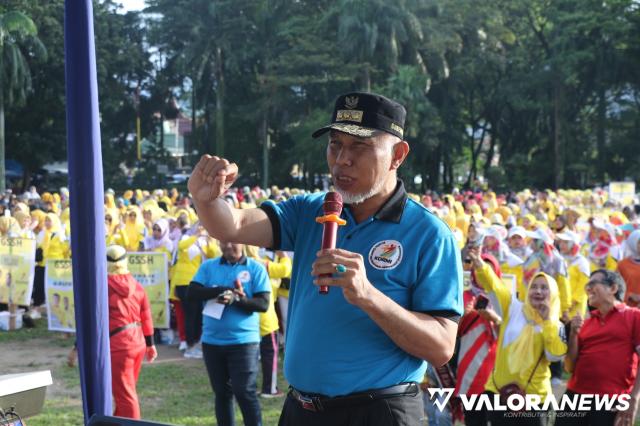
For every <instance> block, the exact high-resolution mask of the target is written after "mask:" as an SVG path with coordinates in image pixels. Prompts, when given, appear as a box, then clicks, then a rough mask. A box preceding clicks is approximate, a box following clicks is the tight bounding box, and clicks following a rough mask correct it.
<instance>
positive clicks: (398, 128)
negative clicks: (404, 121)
mask: <svg viewBox="0 0 640 426" xmlns="http://www.w3.org/2000/svg"><path fill="white" fill-rule="evenodd" d="M389 127H391V130H395V131H396V132H398V133H399V134H400V137H402V136H403V135H404V130H402V127H400V126H398V125H397V124H396V123H391V125H390V126H389Z"/></svg>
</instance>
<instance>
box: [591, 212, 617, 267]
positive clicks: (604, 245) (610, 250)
mask: <svg viewBox="0 0 640 426" xmlns="http://www.w3.org/2000/svg"><path fill="white" fill-rule="evenodd" d="M587 240H588V242H589V243H590V246H589V255H588V257H589V261H590V262H591V270H592V271H595V270H596V269H601V268H603V269H607V270H609V271H615V270H616V268H617V264H618V261H619V260H620V259H622V250H621V249H620V245H619V244H618V240H617V236H616V230H615V228H614V226H613V225H612V224H610V223H605V222H604V221H603V220H602V219H592V220H591V229H590V231H589V235H588V237H587Z"/></svg>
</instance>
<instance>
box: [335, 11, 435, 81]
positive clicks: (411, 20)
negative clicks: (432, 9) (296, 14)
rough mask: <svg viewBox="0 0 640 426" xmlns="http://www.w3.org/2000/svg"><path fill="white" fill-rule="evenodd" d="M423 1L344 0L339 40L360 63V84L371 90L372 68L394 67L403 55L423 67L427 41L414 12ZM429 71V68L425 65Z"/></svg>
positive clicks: (354, 60) (338, 14) (350, 57)
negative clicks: (424, 42)
mask: <svg viewBox="0 0 640 426" xmlns="http://www.w3.org/2000/svg"><path fill="white" fill-rule="evenodd" d="M420 3H421V2H413V1H407V0H397V1H394V2H388V1H386V0H341V1H340V2H338V3H337V6H336V7H335V8H334V13H335V14H336V15H337V16H338V44H339V46H340V48H341V49H342V50H343V52H344V54H345V55H346V56H347V58H349V59H350V61H353V62H356V63H359V64H361V67H362V75H361V76H360V85H361V88H362V89H363V90H366V91H370V90H371V71H373V70H375V69H376V68H378V67H381V68H386V69H388V70H391V71H395V70H396V68H397V65H398V63H399V62H401V56H404V57H408V58H409V62H412V63H418V64H419V65H420V66H421V67H424V61H423V58H422V54H421V52H420V50H419V45H420V44H421V43H422V42H423V41H424V34H423V31H422V28H421V25H420V21H419V19H418V17H417V16H416V15H415V13H414V12H416V11H418V10H419V9H420ZM425 72H426V69H425Z"/></svg>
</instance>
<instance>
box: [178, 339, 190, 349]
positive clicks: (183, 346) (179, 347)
mask: <svg viewBox="0 0 640 426" xmlns="http://www.w3.org/2000/svg"><path fill="white" fill-rule="evenodd" d="M188 347H189V345H187V342H185V341H184V340H182V341H180V345H178V350H179V351H181V352H182V351H186V350H187V348H188Z"/></svg>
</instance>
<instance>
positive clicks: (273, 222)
mask: <svg viewBox="0 0 640 426" xmlns="http://www.w3.org/2000/svg"><path fill="white" fill-rule="evenodd" d="M405 116H406V111H405V109H404V107H402V105H400V104H398V103H396V102H394V101H392V100H390V99H387V98H385V97H383V96H380V95H375V94H371V93H357V92H356V93H349V94H346V95H343V96H340V97H338V99H337V100H336V104H335V108H334V112H333V116H332V122H331V124H330V125H328V126H326V127H323V128H321V129H319V130H318V131H316V132H315V133H314V134H313V136H314V137H317V136H319V135H321V134H325V133H328V135H329V139H328V145H327V163H328V166H329V170H330V172H331V175H332V179H333V185H334V186H335V190H336V191H337V192H338V193H340V195H341V196H342V198H343V200H344V203H345V208H344V210H343V212H342V215H341V218H342V219H344V220H346V222H347V223H346V225H345V226H342V227H340V228H339V230H338V235H337V243H336V247H337V248H336V249H325V250H318V247H319V246H320V241H321V238H322V228H323V227H322V226H321V225H319V224H317V223H316V221H315V219H316V218H317V217H319V216H322V215H323V210H322V203H323V197H324V194H320V193H317V194H312V195H302V196H296V197H293V198H291V199H289V200H287V201H282V202H280V203H277V204H276V203H273V202H266V203H264V204H263V205H262V206H260V208H257V209H247V210H239V209H235V208H233V207H232V206H229V205H228V204H227V203H225V202H224V200H223V199H222V198H221V196H222V195H223V194H224V192H225V191H226V190H227V189H228V188H229V187H230V186H231V185H232V184H233V183H234V181H235V179H236V178H237V176H238V167H237V165H236V164H234V163H230V162H229V161H228V160H226V159H224V158H219V157H215V156H210V155H204V156H203V157H202V158H201V160H200V162H199V163H198V165H197V166H196V167H195V169H194V171H193V173H192V175H191V177H190V179H189V184H188V185H189V191H190V192H191V194H192V196H193V200H194V203H195V205H196V207H197V211H198V215H199V217H200V221H201V223H202V224H203V225H204V226H205V228H206V229H207V231H208V232H209V233H210V234H211V235H212V236H214V237H215V238H218V239H222V240H228V241H237V242H242V243H246V244H252V245H256V246H261V247H268V248H272V249H277V250H286V251H294V252H295V257H294V264H293V273H292V277H291V288H290V294H289V318H288V321H287V336H286V339H287V346H286V348H285V376H286V378H287V380H288V381H289V383H290V385H291V388H290V391H289V394H288V396H287V399H286V401H285V404H284V407H283V410H282V413H281V416H280V423H279V424H280V425H282V426H289V425H305V426H314V425H327V424H331V425H334V424H335V425H356V424H357V425H388V424H395V425H415V424H419V423H420V422H421V418H422V413H423V408H422V397H421V395H420V389H419V386H418V382H420V381H421V380H422V377H423V375H424V373H425V370H426V366H427V362H429V363H431V364H433V365H434V366H441V365H443V364H445V363H446V362H447V361H448V360H449V359H450V358H451V356H452V354H453V351H454V345H455V338H456V332H457V322H458V320H459V318H460V315H461V314H462V267H461V261H460V253H459V250H458V246H457V242H456V239H455V237H454V236H453V234H452V232H451V231H450V230H449V228H448V227H447V225H446V224H445V223H444V222H442V221H440V220H439V219H438V218H437V217H435V216H434V215H433V214H432V213H431V212H430V211H428V210H427V209H425V208H424V207H423V206H422V205H420V204H418V203H416V202H414V201H412V200H411V199H409V198H408V196H407V193H406V191H405V189H404V185H403V183H402V181H400V180H399V179H398V177H397V170H398V168H399V167H400V166H401V164H402V163H403V161H404V160H405V158H406V156H407V155H408V153H409V144H408V143H407V142H406V141H405V140H403V133H404V122H405ZM325 274H328V275H327V276H325ZM318 286H329V288H330V291H329V293H328V294H326V295H320V294H319V292H318ZM425 361H426V362H425Z"/></svg>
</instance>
